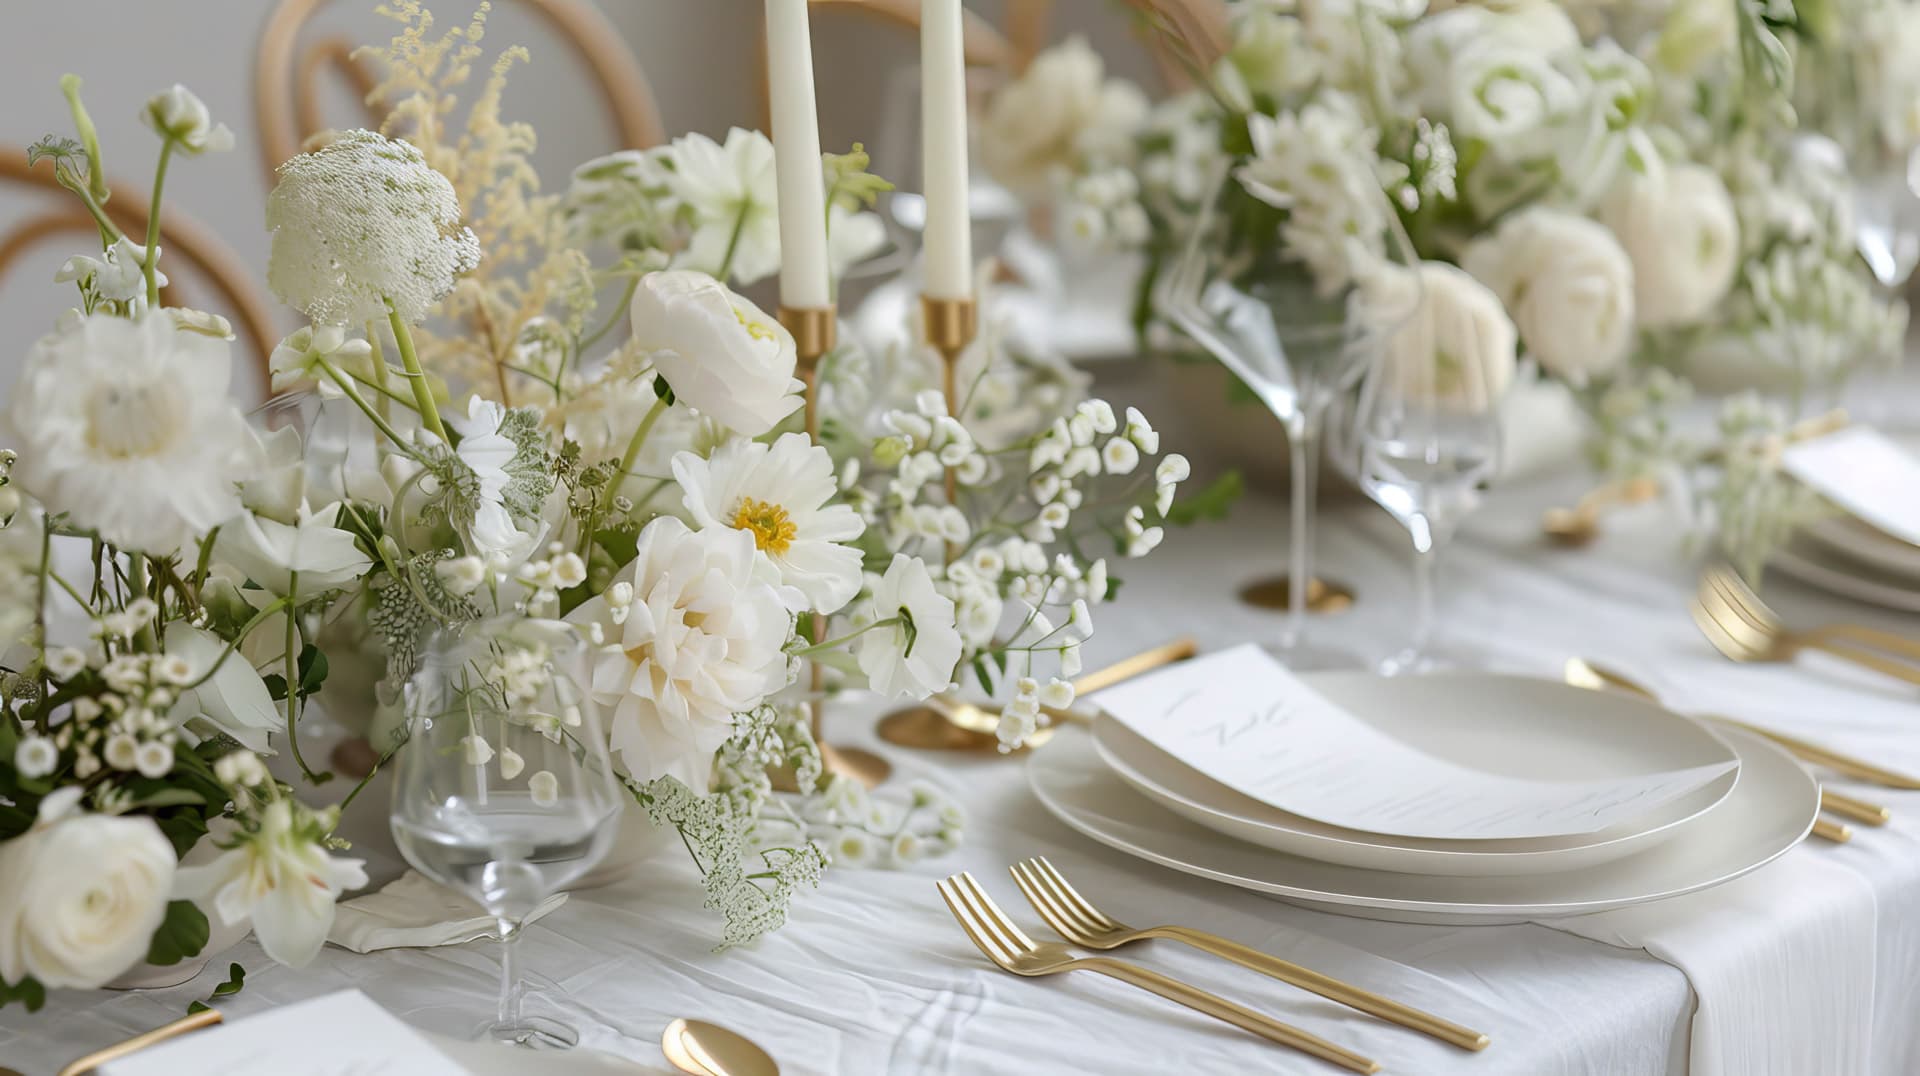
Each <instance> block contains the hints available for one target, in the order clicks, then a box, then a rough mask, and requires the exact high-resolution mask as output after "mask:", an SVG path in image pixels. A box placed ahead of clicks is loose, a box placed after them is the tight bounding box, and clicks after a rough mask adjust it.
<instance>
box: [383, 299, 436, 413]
mask: <svg viewBox="0 0 1920 1076" xmlns="http://www.w3.org/2000/svg"><path fill="white" fill-rule="evenodd" d="M387 324H389V325H391V326H393V342H394V343H396V344H398V345H399V346H400V365H401V366H402V367H403V368H405V369H406V371H407V380H409V381H411V382H412V383H413V403H414V407H415V408H416V409H417V410H418V411H419V412H420V420H421V421H422V422H423V423H425V424H426V427H427V429H429V430H431V431H433V434H434V436H436V437H438V438H440V440H442V441H446V440H447V428H446V426H444V425H442V424H441V422H440V409H439V408H438V407H435V406H434V403H433V387H432V386H431V385H429V384H427V375H426V372H425V371H424V370H422V369H420V356H419V354H417V353H416V352H415V351H414V349H413V333H412V332H410V331H408V329H407V322H406V319H405V318H402V317H401V316H400V312H399V311H398V310H395V309H394V307H393V300H391V299H389V300H387Z"/></svg>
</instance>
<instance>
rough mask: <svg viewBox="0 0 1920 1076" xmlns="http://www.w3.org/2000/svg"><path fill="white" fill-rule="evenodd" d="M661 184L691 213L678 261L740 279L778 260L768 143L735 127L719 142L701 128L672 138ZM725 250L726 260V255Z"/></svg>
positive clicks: (774, 266) (764, 271) (747, 280)
mask: <svg viewBox="0 0 1920 1076" xmlns="http://www.w3.org/2000/svg"><path fill="white" fill-rule="evenodd" d="M670 156H671V159H672V161H673V168H672V169H671V170H670V171H668V172H667V173H666V177H665V178H666V182H667V186H668V187H669V188H670V189H671V190H672V191H673V194H674V196H675V197H676V198H678V199H679V201H680V203H681V204H682V205H684V206H685V207H687V209H688V211H689V212H691V214H692V217H693V238H692V240H691V241H690V242H689V243H688V245H687V251H686V253H685V254H684V255H683V256H682V259H681V264H682V265H683V266H685V267H686V268H689V269H698V270H701V271H704V272H707V273H711V274H713V275H715V276H718V275H720V273H721V272H722V270H723V268H724V270H725V272H726V274H727V276H728V278H729V279H731V280H735V281H738V282H739V283H740V284H741V286H743V287H744V286H746V285H748V284H752V283H754V282H755V281H757V280H761V279H763V278H765V277H768V276H771V275H772V274H773V273H774V272H775V271H777V270H778V269H779V268H780V197H779V187H778V184H777V181H776V179H775V177H774V171H773V143H772V142H771V141H770V140H768V138H767V136H766V135H763V134H761V133H760V132H758V131H748V130H743V129H741V128H739V127H735V128H733V129H731V130H729V131H728V132H727V141H726V143H725V144H724V145H723V144H721V143H718V142H715V141H714V140H713V139H711V138H708V137H707V136H706V135H703V134H698V133H695V134H689V135H685V136H682V137H680V138H676V139H674V141H673V149H672V152H671V155H670ZM729 258H731V261H730V262H729Z"/></svg>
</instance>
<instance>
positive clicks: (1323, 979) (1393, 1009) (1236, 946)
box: [1143, 926, 1492, 1050]
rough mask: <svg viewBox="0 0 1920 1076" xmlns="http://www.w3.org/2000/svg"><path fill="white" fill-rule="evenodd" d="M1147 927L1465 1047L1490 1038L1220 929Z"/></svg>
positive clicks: (1158, 934)
mask: <svg viewBox="0 0 1920 1076" xmlns="http://www.w3.org/2000/svg"><path fill="white" fill-rule="evenodd" d="M1143 933H1146V934H1151V935H1154V936H1156V937H1161V938H1167V939H1169V940H1172V941H1177V942H1183V943H1185V944H1187V945H1191V946H1192V947H1194V948H1195V949H1199V950H1200V951H1202V952H1206V953H1212V954H1213V955H1214V956H1217V957H1221V958H1223V959H1226V960H1231V961H1233V962H1234V963H1235V964H1238V965H1240V966H1241V967H1243V968H1247V969H1249V970H1252V971H1257V972H1259V973H1260V974H1262V975H1266V976H1269V977H1270V978H1274V979H1278V980H1280V981H1281V982H1283V983H1290V984H1292V985H1294V986H1297V987H1299V988H1300V989H1302V990H1306V991H1310V992H1312V993H1315V994H1318V995H1320V996H1321V997H1323V998H1327V999H1329V1000H1331V1001H1337V1002H1339V1003H1340V1004H1342V1005H1346V1006H1348V1007H1350V1008H1354V1009H1358V1010H1360V1011H1361V1012H1363V1013H1368V1014H1370V1015H1372V1016H1377V1017H1379V1018H1380V1019H1382V1020H1386V1021H1389V1022H1391V1023H1395V1024H1399V1025H1400V1026H1401V1027H1405V1028H1411V1029H1412V1030H1414V1031H1418V1032H1420V1033H1421V1034H1424V1035H1431V1036H1433V1037H1434V1038H1436V1039H1439V1040H1441V1041H1442V1042H1446V1043H1450V1044H1452V1045H1454V1046H1458V1047H1460V1048H1461V1049H1463V1050H1484V1049H1486V1048H1487V1043H1488V1042H1490V1041H1492V1040H1490V1039H1489V1038H1488V1037H1487V1035H1486V1033H1485V1032H1481V1031H1475V1030H1473V1029H1472V1028H1469V1027H1462V1026H1460V1025H1459V1024H1456V1023H1454V1022H1452V1021H1450V1020H1443V1019H1441V1018H1440V1017H1438V1016H1435V1015H1433V1014H1432V1013H1428V1012H1422V1011H1421V1010H1419V1009H1416V1008H1414V1007H1412V1006H1411V1005H1405V1004H1402V1003H1401V1002H1398V1001H1395V1000H1393V999H1392V998H1388V997H1382V996H1380V995H1379V994H1376V993H1374V992H1372V991H1371V990H1362V989H1361V988H1359V987H1357V986H1354V985H1352V984H1350V983H1344V982H1341V981H1340V980H1338V979H1335V978H1333V977H1332V976H1330V975H1325V974H1322V973H1320V972H1317V971H1314V970H1313V969H1312V968H1307V967H1302V966H1300V965H1299V964H1295V963H1293V962H1292V961H1290V960H1282V959H1280V958H1279V957H1277V956H1274V955H1272V954H1270V953H1263V952H1261V951H1260V950H1258V949H1254V948H1251V947H1249V946H1245V945H1241V944H1240V943H1239V942H1237V941H1232V940H1230V939H1227V938H1223V937H1221V936H1219V935H1218V934H1209V933H1207V932H1206V931H1204V930H1195V929H1193V928H1191V927H1171V926H1169V927H1154V928H1153V929H1151V930H1148V931H1144V932H1143Z"/></svg>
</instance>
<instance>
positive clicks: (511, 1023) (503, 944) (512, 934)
mask: <svg viewBox="0 0 1920 1076" xmlns="http://www.w3.org/2000/svg"><path fill="white" fill-rule="evenodd" d="M495 922H496V923H498V924H499V926H500V1018H499V1021H498V1024H499V1026H500V1027H503V1028H510V1027H518V1026H519V1025H520V973H519V969H518V968H517V967H516V961H515V959H514V954H515V953H516V952H517V951H518V950H519V948H520V924H519V923H517V922H515V921H514V920H512V919H509V918H507V917H505V916H501V917H500V918H498V919H496V920H495Z"/></svg>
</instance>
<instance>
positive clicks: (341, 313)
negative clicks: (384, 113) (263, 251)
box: [267, 131, 480, 325]
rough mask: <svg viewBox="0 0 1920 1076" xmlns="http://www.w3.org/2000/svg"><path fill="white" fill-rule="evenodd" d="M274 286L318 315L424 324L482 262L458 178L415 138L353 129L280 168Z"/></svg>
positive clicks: (270, 203) (271, 272)
mask: <svg viewBox="0 0 1920 1076" xmlns="http://www.w3.org/2000/svg"><path fill="white" fill-rule="evenodd" d="M279 175H280V182H279V184H278V185H276V186H275V187H274V188H273V193H272V194H270V195H268V197H267V226H268V227H269V228H271V229H273V253H272V256H271V257H270V259H269V260H268V262H267V283H269V284H270V285H272V287H273V290H274V293H275V294H277V295H279V296H280V298H281V299H283V300H285V301H286V302H287V303H289V304H291V305H292V306H295V307H297V308H299V309H300V310H301V311H302V312H304V313H305V314H306V315H307V316H308V317H309V318H312V319H313V320H314V321H316V322H322V323H325V324H330V325H354V324H358V323H360V322H364V321H371V320H375V319H383V318H385V317H386V315H387V304H388V303H391V304H393V309H394V310H395V311H397V312H398V313H399V315H400V317H401V318H403V319H405V320H406V321H407V322H409V323H411V322H417V321H419V320H420V319H421V318H423V317H425V316H426V314H427V310H428V308H429V307H431V306H432V305H433V304H434V303H435V302H436V301H438V300H439V299H440V298H441V297H442V296H444V295H446V294H447V293H448V292H449V291H452V290H453V284H454V280H455V278H457V277H458V276H460V274H462V273H465V272H468V271H469V270H471V269H473V268H474V267H475V266H476V265H478V264H479V263H480V242H479V240H477V239H475V238H474V235H473V232H472V231H471V230H470V229H468V228H467V227H466V225H464V224H463V223H461V216H460V202H459V199H458V198H457V197H456V196H455V195H454V191H453V184H451V183H449V182H447V178H446V177H445V176H443V175H441V174H440V173H439V172H436V171H434V170H433V168H432V166H430V165H428V164H427V160H426V158H425V157H423V156H421V154H420V151H419V150H418V149H416V148H414V147H413V146H411V145H409V144H408V143H406V142H402V141H397V140H394V139H389V138H386V137H384V136H382V135H379V134H376V133H374V132H372V131H348V132H346V133H344V134H342V135H341V136H340V137H338V138H336V139H335V140H334V141H332V142H331V143H329V144H327V145H326V146H323V147H321V148H320V149H317V150H315V151H313V152H312V153H303V154H301V155H299V156H298V157H294V158H292V159H291V160H289V161H287V163H285V164H283V165H281V166H280V171H279Z"/></svg>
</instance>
